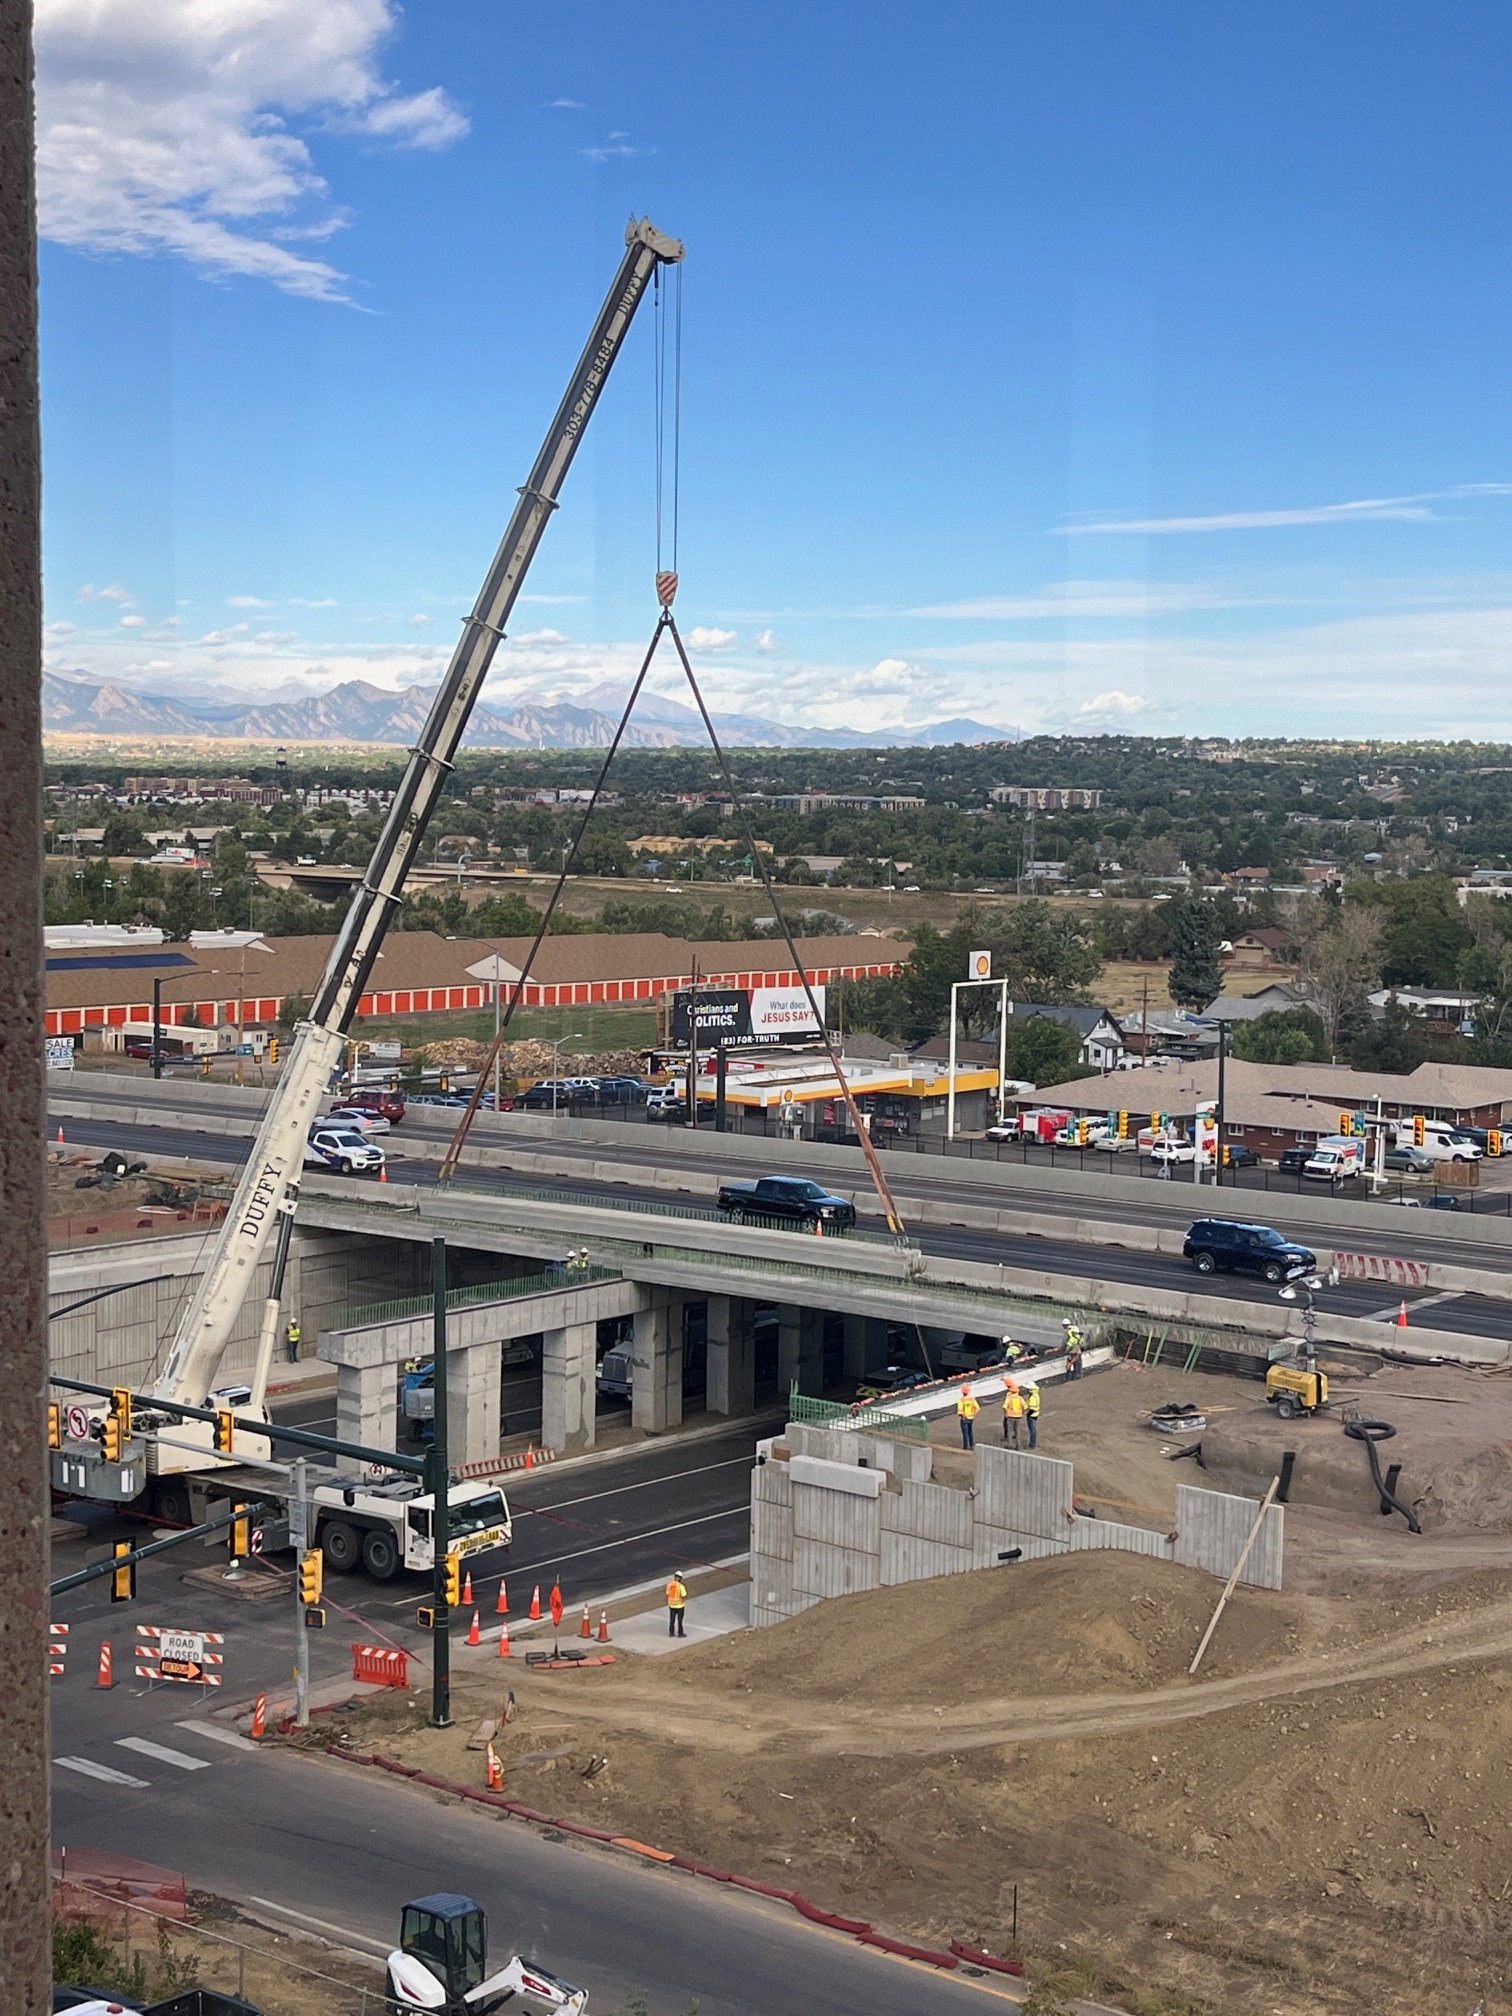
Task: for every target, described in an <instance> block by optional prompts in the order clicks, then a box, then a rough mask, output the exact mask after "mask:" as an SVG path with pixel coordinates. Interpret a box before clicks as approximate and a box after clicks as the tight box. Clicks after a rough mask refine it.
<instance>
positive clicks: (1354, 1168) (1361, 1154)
mask: <svg viewBox="0 0 1512 2016" xmlns="http://www.w3.org/2000/svg"><path fill="white" fill-rule="evenodd" d="M1364 1161H1365V1143H1364V1142H1363V1140H1361V1139H1360V1137H1359V1136H1358V1135H1355V1134H1329V1135H1325V1136H1324V1138H1323V1139H1322V1140H1320V1141H1318V1142H1317V1143H1316V1144H1315V1145H1314V1147H1313V1152H1312V1154H1311V1155H1309V1156H1308V1158H1307V1160H1306V1161H1305V1162H1304V1163H1303V1164H1302V1174H1303V1175H1304V1176H1311V1177H1313V1178H1314V1179H1315V1180H1316V1181H1318V1182H1328V1183H1342V1182H1344V1181H1346V1180H1347V1179H1348V1178H1350V1177H1352V1176H1358V1175H1359V1173H1360V1170H1361V1168H1362V1167H1363V1166H1364Z"/></svg>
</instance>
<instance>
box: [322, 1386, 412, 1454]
mask: <svg viewBox="0 0 1512 2016" xmlns="http://www.w3.org/2000/svg"><path fill="white" fill-rule="evenodd" d="M397 1391H398V1376H397V1368H396V1367H395V1366H393V1365H338V1366H337V1367H336V1437H337V1440H338V1441H341V1442H362V1443H364V1444H366V1446H367V1447H368V1448H369V1449H392V1448H393V1447H394V1446H395V1436H396V1433H397V1426H398V1423H397V1415H398V1404H397Z"/></svg>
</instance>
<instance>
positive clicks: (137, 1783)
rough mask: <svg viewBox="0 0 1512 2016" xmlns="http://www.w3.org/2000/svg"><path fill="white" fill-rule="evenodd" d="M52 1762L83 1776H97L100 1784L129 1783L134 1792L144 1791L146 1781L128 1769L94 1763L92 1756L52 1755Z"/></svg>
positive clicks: (146, 1785) (146, 1787) (146, 1786)
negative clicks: (113, 1768)
mask: <svg viewBox="0 0 1512 2016" xmlns="http://www.w3.org/2000/svg"><path fill="white" fill-rule="evenodd" d="M53 1762H54V1764H61V1765H62V1766H63V1769H64V1770H65V1771H77V1772H79V1774H80V1775H81V1776H82V1777H85V1778H98V1779H99V1781H100V1783H101V1784H102V1785H129V1786H130V1787H131V1788H132V1790H133V1791H134V1792H145V1791H146V1790H147V1789H148V1781H147V1779H145V1778H133V1777H132V1776H131V1774H130V1772H129V1771H115V1770H112V1768H111V1767H110V1765H108V1764H96V1763H95V1761H94V1759H93V1758H92V1757H54V1759H53Z"/></svg>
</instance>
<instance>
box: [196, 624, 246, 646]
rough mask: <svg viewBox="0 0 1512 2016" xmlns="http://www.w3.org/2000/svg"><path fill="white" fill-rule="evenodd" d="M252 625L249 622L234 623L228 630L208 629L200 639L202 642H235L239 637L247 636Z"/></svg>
mask: <svg viewBox="0 0 1512 2016" xmlns="http://www.w3.org/2000/svg"><path fill="white" fill-rule="evenodd" d="M251 627H252V626H251V625H250V624H249V623H233V624H232V625H231V626H230V628H229V629H227V630H207V631H206V632H205V634H204V636H203V637H201V638H200V640H199V641H200V643H201V644H234V643H235V642H236V640H237V638H238V637H245V636H246V634H247V632H248V630H249V629H250V628H251Z"/></svg>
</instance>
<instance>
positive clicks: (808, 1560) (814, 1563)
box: [793, 1540, 880, 1598]
mask: <svg viewBox="0 0 1512 2016" xmlns="http://www.w3.org/2000/svg"><path fill="white" fill-rule="evenodd" d="M879 1580H880V1574H879V1564H878V1557H877V1550H876V1548H875V1547H872V1548H869V1549H866V1550H863V1549H861V1548H859V1547H834V1546H828V1545H826V1544H825V1542H824V1541H822V1540H795V1541H794V1542H793V1591H794V1594H795V1595H804V1596H812V1597H815V1598H819V1597H826V1596H849V1595H852V1594H853V1593H854V1592H855V1591H856V1590H858V1589H875V1588H876V1587H877V1584H878V1581H879Z"/></svg>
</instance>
